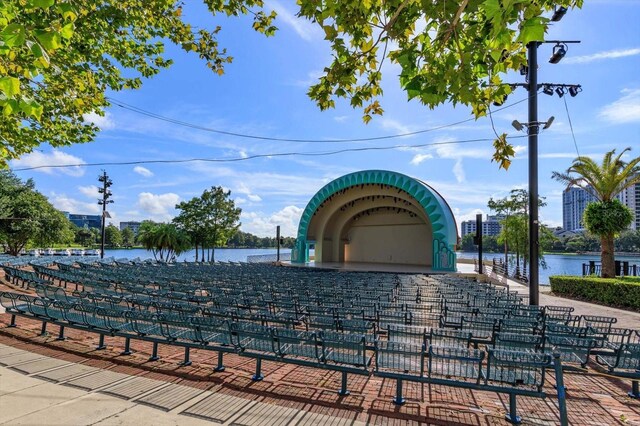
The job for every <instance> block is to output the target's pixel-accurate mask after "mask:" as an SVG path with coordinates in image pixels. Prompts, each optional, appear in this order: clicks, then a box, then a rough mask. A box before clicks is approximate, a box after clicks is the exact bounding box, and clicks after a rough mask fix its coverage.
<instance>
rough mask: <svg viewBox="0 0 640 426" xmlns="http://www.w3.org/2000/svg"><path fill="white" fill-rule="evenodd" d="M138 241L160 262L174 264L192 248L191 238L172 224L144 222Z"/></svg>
mask: <svg viewBox="0 0 640 426" xmlns="http://www.w3.org/2000/svg"><path fill="white" fill-rule="evenodd" d="M138 241H139V242H140V243H141V244H142V245H143V247H144V248H146V249H147V250H151V252H152V253H153V257H154V258H155V259H156V260H159V261H160V262H172V261H174V260H175V257H176V256H179V255H180V254H181V253H184V252H185V251H187V250H189V249H190V248H191V241H190V240H189V236H188V235H187V234H186V233H185V232H183V231H181V230H179V229H177V228H176V226H175V225H173V224H170V223H153V222H150V221H144V222H143V223H142V225H141V226H140V230H139V231H138Z"/></svg>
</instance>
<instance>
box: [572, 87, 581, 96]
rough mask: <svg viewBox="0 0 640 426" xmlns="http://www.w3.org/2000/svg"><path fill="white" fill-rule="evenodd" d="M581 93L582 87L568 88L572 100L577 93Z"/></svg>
mask: <svg viewBox="0 0 640 426" xmlns="http://www.w3.org/2000/svg"><path fill="white" fill-rule="evenodd" d="M580 92H582V87H580V86H570V87H569V94H570V95H571V97H572V98H575V97H576V96H577V95H578V93H580Z"/></svg>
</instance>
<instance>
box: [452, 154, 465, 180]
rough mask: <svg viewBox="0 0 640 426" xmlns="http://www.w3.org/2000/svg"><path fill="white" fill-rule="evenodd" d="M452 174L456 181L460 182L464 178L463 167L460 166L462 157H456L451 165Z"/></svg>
mask: <svg viewBox="0 0 640 426" xmlns="http://www.w3.org/2000/svg"><path fill="white" fill-rule="evenodd" d="M453 175H454V176H455V177H456V180H457V181H458V183H462V182H464V180H465V174H464V168H463V167H462V158H458V159H457V160H456V163H455V164H454V165H453Z"/></svg>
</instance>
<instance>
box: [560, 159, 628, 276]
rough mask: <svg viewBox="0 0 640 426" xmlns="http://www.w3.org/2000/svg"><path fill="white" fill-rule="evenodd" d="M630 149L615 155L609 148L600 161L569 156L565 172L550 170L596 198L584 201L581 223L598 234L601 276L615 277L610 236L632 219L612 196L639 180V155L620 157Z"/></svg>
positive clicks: (626, 210) (567, 183) (565, 181)
mask: <svg viewBox="0 0 640 426" xmlns="http://www.w3.org/2000/svg"><path fill="white" fill-rule="evenodd" d="M630 150H631V148H625V149H624V150H623V151H622V152H621V153H620V154H618V155H617V156H615V157H614V155H615V153H616V150H615V149H614V150H611V151H609V152H607V153H606V154H605V155H604V157H603V159H602V163H601V164H598V163H596V162H595V161H594V160H592V159H591V158H589V157H584V156H580V157H577V158H576V159H574V160H573V163H572V164H571V166H570V167H569V168H568V169H567V170H566V172H564V173H560V172H553V174H552V177H553V178H554V179H555V180H557V181H559V182H562V183H564V184H566V185H567V187H571V186H579V187H582V188H584V189H585V190H587V191H589V192H590V193H591V194H593V195H594V196H595V197H596V199H597V200H598V201H596V202H594V203H590V204H588V205H587V208H586V209H585V212H584V224H585V227H586V228H587V231H589V232H590V233H591V234H593V235H596V236H598V237H599V238H600V243H601V245H602V250H601V255H600V258H601V261H602V277H604V278H613V277H615V259H614V251H613V249H614V246H613V244H614V238H615V236H616V235H618V234H620V232H622V231H623V230H625V229H626V228H627V227H628V226H629V225H630V224H631V222H632V220H633V215H632V213H631V211H630V210H629V209H628V208H627V207H626V206H624V205H623V204H622V203H620V201H619V200H617V199H616V198H615V197H616V196H617V195H618V194H620V193H621V192H622V191H624V190H625V189H627V188H629V187H631V186H633V185H635V184H637V183H640V157H636V158H634V159H632V160H631V161H629V162H628V163H627V162H625V161H623V160H622V156H623V155H624V154H625V153H626V152H628V151H630Z"/></svg>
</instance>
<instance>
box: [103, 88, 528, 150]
mask: <svg viewBox="0 0 640 426" xmlns="http://www.w3.org/2000/svg"><path fill="white" fill-rule="evenodd" d="M107 99H108V100H109V101H110V102H111V103H112V104H113V105H116V106H118V107H120V108H123V109H126V110H128V111H132V112H135V113H137V114H141V115H145V116H147V117H151V118H154V119H157V120H161V121H165V122H168V123H173V124H176V125H179V126H183V127H189V128H191V129H196V130H202V131H205V132H211V133H217V134H221V135H226V136H234V137H238V138H245V139H257V140H265V141H276V142H298V143H346V142H368V141H378V140H385V139H395V138H402V137H406V136H415V135H420V134H424V133H429V132H435V131H437V130H442V129H446V128H448V127H453V126H457V125H460V124H464V123H467V122H469V121H474V120H475V118H473V117H471V118H467V119H465V120H460V121H456V122H454V123H449V124H443V125H441V126H436V127H432V128H430V129H423V130H417V131H415V132H407V133H400V134H396V135H386V136H374V137H369V138H354V139H289V138H276V137H270V136H260V135H249V134H244V133H235V132H228V131H226V130H219V129H214V128H211V127H205V126H201V125H199V124H194V123H189V122H187V121H182V120H178V119H175V118H171V117H166V116H163V115H160V114H156V113H154V112H151V111H147V110H145V109H142V108H139V107H136V106H134V105H130V104H127V103H125V102H122V101H119V100H117V99H115V98H112V97H107ZM528 99H529V97H526V98H524V99H521V100H519V101H516V102H514V103H512V104H509V105H506V106H504V107H502V108H499V109H497V110H495V111H494V112H499V111H502V110H504V109H507V108H511V107H513V106H515V105H518V104H520V103H522V102H524V101H526V100H528Z"/></svg>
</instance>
